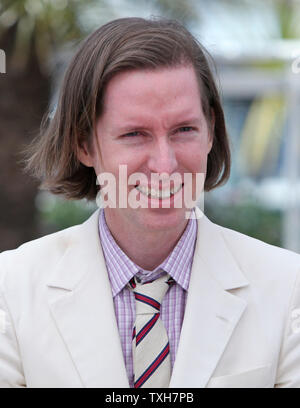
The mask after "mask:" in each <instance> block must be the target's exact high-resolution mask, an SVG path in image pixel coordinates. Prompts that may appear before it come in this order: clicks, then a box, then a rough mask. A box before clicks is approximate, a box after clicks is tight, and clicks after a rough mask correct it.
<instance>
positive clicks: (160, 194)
mask: <svg viewBox="0 0 300 408" xmlns="http://www.w3.org/2000/svg"><path fill="white" fill-rule="evenodd" d="M182 187H183V184H180V185H179V186H176V187H171V188H166V189H162V190H161V189H155V188H149V187H147V186H141V185H137V186H135V188H136V189H137V190H138V191H139V192H140V193H141V194H143V195H144V196H146V197H148V198H156V199H159V200H164V199H166V198H170V197H172V196H174V195H175V194H177V193H178V192H179V191H180V190H181V189H182Z"/></svg>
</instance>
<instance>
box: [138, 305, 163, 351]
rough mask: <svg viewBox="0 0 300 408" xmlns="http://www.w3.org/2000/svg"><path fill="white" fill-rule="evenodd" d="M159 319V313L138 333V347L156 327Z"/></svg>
mask: <svg viewBox="0 0 300 408" xmlns="http://www.w3.org/2000/svg"><path fill="white" fill-rule="evenodd" d="M158 318H159V313H155V315H154V316H153V317H152V318H151V319H150V320H149V321H148V323H146V324H145V326H144V327H143V328H142V329H141V330H140V331H139V332H138V334H137V336H136V345H138V344H139V343H140V342H141V341H142V340H143V338H144V337H145V336H146V335H147V333H149V331H150V330H151V329H152V327H153V326H154V325H155V323H156V322H157V320H158Z"/></svg>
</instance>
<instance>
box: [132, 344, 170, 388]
mask: <svg viewBox="0 0 300 408" xmlns="http://www.w3.org/2000/svg"><path fill="white" fill-rule="evenodd" d="M169 351H170V348H169V343H167V344H166V346H165V347H164V348H163V350H162V351H161V353H160V354H159V355H158V356H157V357H156V359H155V360H154V361H153V362H152V363H151V364H150V365H149V366H148V367H147V369H146V370H145V371H144V372H143V374H142V375H141V376H140V377H139V378H138V379H137V381H136V382H135V383H134V388H140V387H141V386H142V385H143V384H144V383H145V382H146V381H147V380H148V379H149V378H150V377H151V375H152V374H153V373H154V372H155V371H156V370H157V369H158V367H159V366H160V365H161V363H162V362H163V361H164V359H165V358H166V357H167V356H168V354H169Z"/></svg>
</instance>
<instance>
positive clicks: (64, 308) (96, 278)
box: [48, 211, 129, 388]
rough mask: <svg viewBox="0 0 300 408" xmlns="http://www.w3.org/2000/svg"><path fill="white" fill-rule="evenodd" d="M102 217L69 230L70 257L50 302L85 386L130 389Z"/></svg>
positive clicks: (51, 286)
mask: <svg viewBox="0 0 300 408" xmlns="http://www.w3.org/2000/svg"><path fill="white" fill-rule="evenodd" d="M98 216H99V211H97V212H96V213H95V214H94V215H93V216H92V217H91V218H90V219H89V220H88V221H86V222H85V223H84V224H82V225H81V226H76V227H73V229H72V228H71V229H70V230H69V234H70V236H69V239H68V242H67V248H66V251H65V255H64V257H63V259H62V260H61V262H60V263H59V265H58V266H57V268H56V270H55V271H54V273H53V275H52V277H51V281H50V282H49V283H48V286H49V288H48V289H49V305H50V309H51V313H52V316H53V318H54V320H55V323H56V326H57V328H58V331H59V332H60V334H61V336H62V338H63V340H64V342H65V344H66V347H67V349H68V351H69V353H70V355H71V358H72V360H73V362H74V364H75V366H76V368H77V371H78V373H79V376H80V378H81V381H82V384H83V386H86V387H107V388H109V387H129V384H128V379H127V373H126V369H125V364H124V359H123V354H122V349H121V343H120V338H119V332H118V327H117V323H116V318H115V312H114V304H113V299H112V294H111V287H110V282H109V279H108V275H107V271H106V267H105V261H104V257H103V254H102V248H101V245H100V240H99V235H98ZM83 260H84V263H83Z"/></svg>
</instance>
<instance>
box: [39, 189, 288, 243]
mask: <svg viewBox="0 0 300 408" xmlns="http://www.w3.org/2000/svg"><path fill="white" fill-rule="evenodd" d="M47 200H48V202H47ZM39 207H40V215H41V220H42V221H43V223H44V225H45V226H46V228H48V229H50V230H52V231H58V230H62V229H64V228H67V227H71V226H73V225H76V224H80V223H82V222H84V221H85V220H86V219H87V218H88V217H89V216H90V215H91V214H92V213H93V212H94V211H95V210H96V209H97V206H96V204H91V203H88V202H86V201H85V200H81V201H67V200H63V199H60V198H53V197H50V196H47V197H46V198H44V199H43V204H42V205H39ZM205 215H206V216H207V217H208V218H209V219H210V220H211V221H213V222H215V223H216V224H219V225H222V226H223V227H226V228H230V229H233V230H236V231H238V232H241V233H243V234H246V235H249V236H251V237H253V238H257V239H260V240H262V241H264V242H267V243H268V244H271V245H276V246H282V239H281V223H282V212H281V211H279V210H270V209H266V208H264V207H262V206H261V205H259V204H257V203H255V202H253V201H251V200H250V201H249V202H243V203H240V204H238V203H236V204H217V203H216V202H213V203H208V204H206V205H205Z"/></svg>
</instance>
